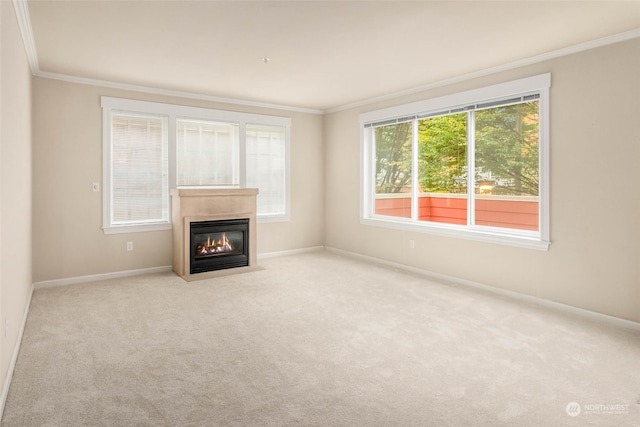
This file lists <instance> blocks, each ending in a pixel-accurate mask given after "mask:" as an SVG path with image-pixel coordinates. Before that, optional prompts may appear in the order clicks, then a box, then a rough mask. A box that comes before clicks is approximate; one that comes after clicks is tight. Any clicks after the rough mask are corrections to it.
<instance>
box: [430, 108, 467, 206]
mask: <svg viewBox="0 0 640 427" xmlns="http://www.w3.org/2000/svg"><path fill="white" fill-rule="evenodd" d="M418 143H419V148H418V171H419V179H420V186H421V188H422V191H425V192H430V193H466V191H467V114H466V113H460V114H451V115H448V116H438V117H432V118H428V119H423V120H420V121H419V122H418Z"/></svg>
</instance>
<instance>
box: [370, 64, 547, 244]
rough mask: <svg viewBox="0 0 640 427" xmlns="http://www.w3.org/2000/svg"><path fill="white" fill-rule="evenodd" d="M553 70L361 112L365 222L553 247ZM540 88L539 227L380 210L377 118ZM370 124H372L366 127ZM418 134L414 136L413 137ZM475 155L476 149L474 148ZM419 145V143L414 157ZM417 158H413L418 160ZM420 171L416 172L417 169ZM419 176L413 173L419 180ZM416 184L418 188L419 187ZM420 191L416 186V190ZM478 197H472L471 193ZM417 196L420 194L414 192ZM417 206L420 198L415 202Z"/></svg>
mask: <svg viewBox="0 0 640 427" xmlns="http://www.w3.org/2000/svg"><path fill="white" fill-rule="evenodd" d="M550 87H551V74H550V73H547V74H540V75H537V76H533V77H528V78H524V79H520V80H514V81H510V82H505V83H501V84H497V85H493V86H488V87H483V88H479V89H475V90H470V91H466V92H460V93H456V94H452V95H446V96H441V97H437V98H431V99H426V100H422V101H418V102H413V103H409V104H404V105H399V106H394V107H389V108H384V109H381V110H376V111H370V112H366V113H362V114H360V116H359V121H360V223H361V224H365V225H371V226H378V227H386V228H393V229H398V230H404V231H410V232H419V233H427V234H434V235H439V236H446V237H454V238H462V239H469V240H476V241H481V242H489V243H497V244H503V245H509V246H516V247H522V248H528V249H536V250H543V251H546V250H548V249H549V245H550V239H549V199H550V198H549V187H550V186H549V88H550ZM534 92H535V93H539V95H540V98H539V118H540V122H539V128H538V131H539V186H540V188H539V195H538V218H539V229H538V231H537V232H532V231H525V230H517V229H509V228H498V227H486V226H474V225H455V224H444V223H438V222H428V221H418V220H417V218H416V217H414V218H400V217H390V216H384V215H377V214H375V209H374V204H375V198H374V194H375V182H374V181H375V179H374V171H375V157H374V156H375V149H374V147H373V132H374V130H373V129H374V128H373V126H371V124H372V123H376V122H382V121H385V120H391V119H396V118H406V117H411V116H414V115H415V116H418V115H421V114H425V113H430V112H436V111H442V110H446V109H455V108H456V107H459V106H463V105H470V104H474V103H483V102H487V101H492V100H497V99H506V98H509V97H513V96H518V95H525V94H529V93H534ZM365 125H369V126H365ZM414 139H415V138H414ZM471 155H473V153H471ZM415 156H416V150H415V147H414V157H415ZM415 163H416V159H415V158H414V164H415ZM414 175H416V174H414ZM415 180H416V176H414V181H415ZM416 188H417V187H416ZM413 193H414V194H415V193H416V192H415V191H414V192H413ZM472 197H473V196H472ZM414 199H415V196H414ZM413 202H414V205H415V200H414V201H413Z"/></svg>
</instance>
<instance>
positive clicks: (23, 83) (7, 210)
mask: <svg viewBox="0 0 640 427" xmlns="http://www.w3.org/2000/svg"><path fill="white" fill-rule="evenodd" d="M0 15H1V16H0V29H1V30H0V39H1V47H0V57H1V61H2V62H1V64H0V80H1V82H0V104H1V105H0V302H1V303H0V352H1V353H2V354H1V362H0V381H2V384H4V381H5V380H6V375H7V370H8V368H9V364H10V362H11V357H12V355H13V352H14V349H15V347H16V341H17V339H18V332H19V329H20V325H21V324H22V319H23V317H24V313H25V310H26V308H27V303H28V301H29V295H30V293H31V283H32V280H31V71H30V70H29V65H28V62H27V58H26V55H25V50H24V45H23V44H22V39H21V36H20V32H19V30H18V24H17V21H16V15H15V12H14V10H13V4H12V3H11V2H6V1H2V2H0ZM5 319H7V320H8V321H9V330H8V334H7V336H5V335H4V332H5V331H4V326H5ZM5 391H6V390H5Z"/></svg>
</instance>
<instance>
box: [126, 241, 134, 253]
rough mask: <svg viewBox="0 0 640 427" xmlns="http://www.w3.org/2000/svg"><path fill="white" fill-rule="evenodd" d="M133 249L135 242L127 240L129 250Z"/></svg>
mask: <svg viewBox="0 0 640 427" xmlns="http://www.w3.org/2000/svg"><path fill="white" fill-rule="evenodd" d="M132 250H133V242H127V251H132Z"/></svg>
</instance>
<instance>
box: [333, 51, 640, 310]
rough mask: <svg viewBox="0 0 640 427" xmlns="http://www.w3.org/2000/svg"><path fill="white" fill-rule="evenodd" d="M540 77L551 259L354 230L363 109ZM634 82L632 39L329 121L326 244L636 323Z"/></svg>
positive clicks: (638, 94) (638, 175)
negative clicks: (547, 78)
mask: <svg viewBox="0 0 640 427" xmlns="http://www.w3.org/2000/svg"><path fill="white" fill-rule="evenodd" d="M545 72H551V73H552V76H551V79H552V86H551V106H550V109H551V142H550V143H551V219H550V222H551V241H552V243H551V247H550V249H549V251H548V252H540V251H536V250H528V249H518V248H513V247H507V246H500V245H496V244H488V243H480V242H473V241H469V240H462V239H454V238H445V237H437V236H433V235H429V234H420V233H410V232H403V231H396V230H390V229H385V228H378V227H372V226H365V225H361V224H360V223H359V207H358V206H359V202H358V201H359V179H360V176H359V170H358V166H357V165H359V161H360V159H359V156H360V151H359V150H360V146H359V127H358V115H359V114H360V113H361V112H365V111H371V110H376V109H379V108H383V107H388V106H392V105H398V104H403V103H406V102H410V101H416V100H420V99H427V98H430V97H435V96H440V95H445V94H451V93H456V92H459V91H463V90H468V89H473V88H478V87H483V86H487V85H491V84H496V83H500V82H504V81H508V80H513V79H517V78H522V77H528V76H532V75H536V74H540V73H545ZM639 75H640V39H634V40H631V41H627V42H623V43H618V44H615V45H610V46H606V47H601V48H598V49H593V50H589V51H585V52H582V53H578V54H573V55H570V56H565V57H562V58H558V59H554V60H550V61H548V62H544V63H539V64H535V65H531V66H527V67H523V68H519V69H515V70H511V71H508V72H502V73H499V74H495V75H491V76H487V77H483V78H478V79H473V80H469V81H466V82H464V83H459V84H455V85H451V86H447V87H440V88H437V89H433V90H430V91H426V92H424V93H420V94H414V95H411V96H406V97H403V98H398V99H393V100H388V101H385V102H380V103H377V104H375V105H367V106H364V107H359V108H354V109H350V110H346V111H341V112H337V113H333V114H331V115H328V116H326V117H325V145H326V148H325V150H326V151H325V163H326V165H327V168H326V170H325V192H326V193H325V194H326V197H325V244H326V245H327V246H330V247H335V248H339V249H343V250H347V251H352V252H356V253H359V254H363V255H367V256H372V257H377V258H382V259H384V260H388V261H391V262H395V263H401V264H406V265H409V266H412V267H417V268H420V269H424V270H428V271H431V272H436V273H441V274H445V275H450V276H454V277H458V278H462V279H466V280H470V281H474V282H479V283H483V284H487V285H491V286H495V287H498V288H503V289H507V290H512V291H517V292H521V293H524V294H528V295H533V296H537V297H541V298H544V299H548V300H552V301H556V302H560V303H564V304H568V305H572V306H575V307H579V308H584V309H587V310H592V311H596V312H600V313H605V314H608V315H612V316H616V317H621V318H624V319H629V320H634V321H640V192H639V191H638V185H639V184H640V167H639V166H638V161H639V160H640V126H638V118H640V79H638V76H639ZM409 239H414V240H415V241H416V247H415V249H409V244H408V240H409Z"/></svg>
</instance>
